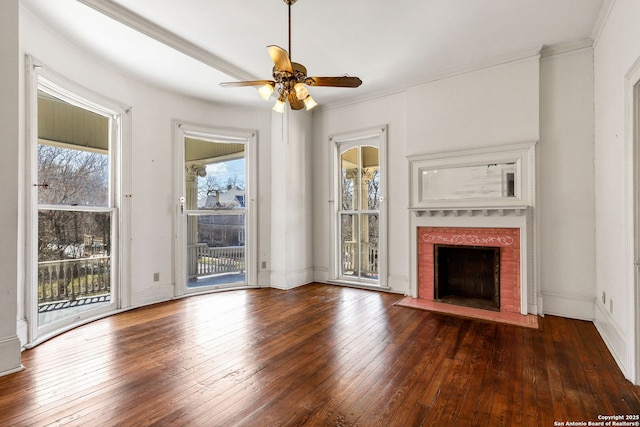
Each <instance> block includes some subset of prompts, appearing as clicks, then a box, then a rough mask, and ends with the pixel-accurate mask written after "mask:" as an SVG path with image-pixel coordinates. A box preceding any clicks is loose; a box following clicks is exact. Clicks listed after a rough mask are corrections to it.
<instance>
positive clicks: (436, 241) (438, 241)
mask: <svg viewBox="0 0 640 427" xmlns="http://www.w3.org/2000/svg"><path fill="white" fill-rule="evenodd" d="M417 233H418V236H417V270H418V298H419V299H424V300H427V301H435V300H436V298H435V290H434V278H435V276H436V274H435V273H436V271H435V265H434V259H435V256H434V255H435V254H434V248H435V247H436V246H437V245H448V246H460V247H474V248H477V247H487V248H500V251H499V252H500V263H499V264H500V269H499V298H500V301H499V304H498V306H499V311H500V312H510V313H520V230H519V229H518V228H474V227H418V230H417Z"/></svg>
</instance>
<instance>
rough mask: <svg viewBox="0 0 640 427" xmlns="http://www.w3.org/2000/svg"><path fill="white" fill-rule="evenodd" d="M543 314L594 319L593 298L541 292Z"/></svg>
mask: <svg viewBox="0 0 640 427" xmlns="http://www.w3.org/2000/svg"><path fill="white" fill-rule="evenodd" d="M542 299H543V307H544V314H550V315H552V316H561V317H568V318H570V319H579V320H590V321H593V320H594V319H595V307H594V304H595V298H593V297H576V296H573V295H561V294H554V293H550V292H542Z"/></svg>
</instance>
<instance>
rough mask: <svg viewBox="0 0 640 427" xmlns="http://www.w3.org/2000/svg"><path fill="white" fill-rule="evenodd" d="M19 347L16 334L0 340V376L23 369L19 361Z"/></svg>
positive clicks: (20, 346)
mask: <svg viewBox="0 0 640 427" xmlns="http://www.w3.org/2000/svg"><path fill="white" fill-rule="evenodd" d="M21 348H22V345H21V344H20V339H19V338H18V335H14V336H12V337H7V338H4V339H2V340H0V376H4V375H9V374H13V373H14V372H18V371H21V370H22V369H23V367H22V364H21V363H20V352H21Z"/></svg>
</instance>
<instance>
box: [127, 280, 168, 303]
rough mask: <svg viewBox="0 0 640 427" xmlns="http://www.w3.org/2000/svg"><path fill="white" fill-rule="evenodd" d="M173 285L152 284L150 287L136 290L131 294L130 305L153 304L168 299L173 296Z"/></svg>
mask: <svg viewBox="0 0 640 427" xmlns="http://www.w3.org/2000/svg"><path fill="white" fill-rule="evenodd" d="M174 296H175V295H174V286H173V285H164V286H154V287H153V288H150V289H145V290H142V291H138V292H135V291H134V292H133V293H132V295H131V297H132V298H131V302H132V304H131V305H132V307H142V306H145V305H149V304H155V303H158V302H162V301H169V300H170V299H173V297H174Z"/></svg>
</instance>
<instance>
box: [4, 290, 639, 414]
mask: <svg viewBox="0 0 640 427" xmlns="http://www.w3.org/2000/svg"><path fill="white" fill-rule="evenodd" d="M401 298H402V297H401V296H400V295H394V294H386V293H380V292H373V291H366V290H359V289H350V288H341V287H335V286H327V285H320V284H312V285H307V286H303V287H301V288H297V289H293V290H290V291H279V290H275V289H255V290H241V291H229V292H223V293H217V294H211V295H204V296H196V297H190V298H186V299H182V300H175V301H170V302H166V303H162V304H157V305H153V306H150V307H144V308H141V309H137V310H133V311H130V312H126V313H123V314H119V315H117V316H112V317H109V318H106V319H102V320H99V321H96V322H94V323H91V324H88V325H85V326H82V327H80V328H77V329H74V330H72V331H69V332H67V333H65V334H63V335H61V336H58V337H56V338H54V339H52V340H50V341H48V342H45V343H43V344H41V345H40V346H38V347H36V348H34V349H32V350H28V351H25V352H24V353H23V364H24V366H25V368H26V369H25V370H24V371H22V372H19V373H16V374H12V375H9V376H5V377H2V378H0V425H2V426H12V425H20V426H22V425H24V426H27V425H36V426H43V425H82V426H87V425H89V426H105V425H122V426H133V425H135V426H146V425H158V426H165V425H170V426H174V425H194V426H236V425H246V426H255V425H264V426H277V425H284V426H290V425H291V426H293V425H308V426H315V425H320V426H321V425H329V426H355V425H359V426H421V425H424V426H454V425H455V426H470V425H471V426H499V425H514V426H521V425H522V426H529V425H530V426H553V425H554V421H561V422H566V421H584V422H585V423H586V422H588V421H598V416H599V415H630V414H640V388H638V387H634V386H632V385H631V384H630V383H629V382H628V381H626V380H625V379H624V378H623V376H622V374H621V372H620V370H619V369H618V367H617V366H616V364H615V362H614V360H613V359H612V357H611V355H610V353H609V352H608V351H607V349H606V348H605V345H604V344H603V342H602V340H601V339H600V337H599V335H598V333H597V332H596V330H595V328H594V326H593V325H592V324H591V323H589V322H583V321H576V320H569V319H564V318H559V317H551V316H547V317H545V318H542V319H541V320H540V323H541V329H540V330H532V329H527V328H521V327H516V326H508V325H504V324H496V323H489V322H483V321H477V320H469V319H463V318H458V317H453V316H449V315H444V314H438V313H432V312H426V311H421V310H414V309H409V308H402V307H397V306H394V305H393V304H394V303H395V302H397V301H399V300H400V299H401Z"/></svg>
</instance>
